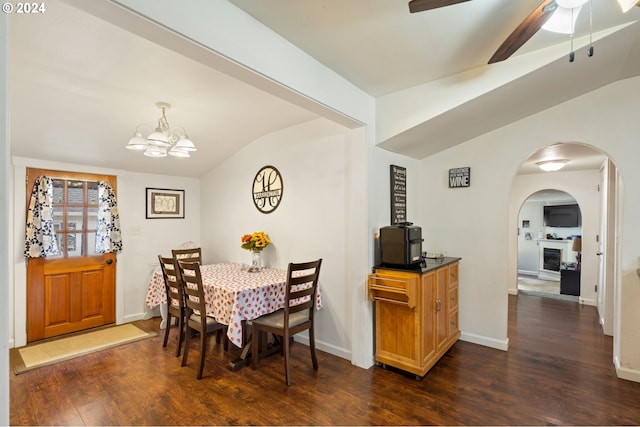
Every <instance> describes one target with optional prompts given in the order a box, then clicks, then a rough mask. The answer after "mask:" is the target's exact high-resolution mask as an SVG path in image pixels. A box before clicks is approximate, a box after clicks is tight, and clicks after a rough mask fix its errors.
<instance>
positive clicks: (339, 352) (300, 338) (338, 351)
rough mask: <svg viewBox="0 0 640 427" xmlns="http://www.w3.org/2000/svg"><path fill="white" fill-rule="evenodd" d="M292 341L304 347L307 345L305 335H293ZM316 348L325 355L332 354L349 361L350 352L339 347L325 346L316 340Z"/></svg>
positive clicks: (307, 341)
mask: <svg viewBox="0 0 640 427" xmlns="http://www.w3.org/2000/svg"><path fill="white" fill-rule="evenodd" d="M293 339H294V341H296V342H299V343H301V344H304V345H309V337H308V336H306V335H295V336H294V337H293ZM316 348H317V349H318V350H322V351H324V352H326V353H329V354H333V355H334V356H338V357H340V358H342V359H347V360H351V352H350V351H348V350H346V349H344V348H340V347H336V346H334V345H331V344H327V343H326V342H324V341H318V340H316Z"/></svg>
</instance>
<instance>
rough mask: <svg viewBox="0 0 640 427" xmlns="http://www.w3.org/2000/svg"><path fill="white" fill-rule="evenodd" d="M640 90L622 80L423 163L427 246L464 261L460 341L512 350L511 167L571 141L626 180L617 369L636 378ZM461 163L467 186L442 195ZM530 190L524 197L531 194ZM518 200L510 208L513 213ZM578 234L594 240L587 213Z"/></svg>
mask: <svg viewBox="0 0 640 427" xmlns="http://www.w3.org/2000/svg"><path fill="white" fill-rule="evenodd" d="M638 93H640V78H633V79H627V80H623V81H619V82H617V83H614V84H611V85H609V86H606V87H604V88H601V89H599V90H596V91H594V92H591V93H589V94H586V95H584V96H581V97H579V98H576V99H574V100H572V101H569V102H566V103H564V104H561V105H558V106H556V107H554V108H551V109H549V110H546V111H543V112H541V113H538V114H536V115H533V116H531V117H528V118H526V119H523V120H520V121H518V122H515V123H512V124H511V125H509V126H505V127H503V128H501V129H498V130H496V131H493V132H490V133H487V134H485V135H482V136H480V137H478V138H475V139H473V140H470V141H467V142H466V143H464V144H461V145H459V146H457V147H454V148H452V149H449V150H447V151H445V152H441V153H438V154H436V155H434V156H431V157H429V158H426V159H424V160H423V161H422V164H421V168H422V169H421V181H422V183H423V185H422V187H421V193H422V209H421V215H422V220H421V222H422V224H423V232H424V234H425V239H426V240H427V242H431V243H433V244H435V245H438V246H440V247H442V249H443V250H446V251H447V252H448V253H449V254H450V255H455V256H461V257H462V262H461V264H460V327H461V329H462V331H463V335H462V338H463V339H466V340H469V341H473V342H479V343H483V344H487V345H492V344H494V346H495V347H498V348H500V347H501V346H505V347H506V345H507V344H508V339H507V291H508V288H509V285H510V284H511V283H513V282H514V281H515V275H516V266H517V260H516V252H517V250H516V246H515V245H516V233H517V226H516V220H517V212H518V210H517V209H515V208H513V203H514V202H513V201H512V194H522V192H521V191H520V190H514V191H512V187H513V188H514V189H515V188H517V187H518V186H519V185H520V184H519V183H518V182H517V181H518V180H519V179H520V178H516V172H517V169H518V167H519V165H520V164H521V163H522V162H523V161H524V160H525V159H527V158H528V157H529V155H530V154H531V153H533V152H535V151H536V150H537V149H539V148H541V147H543V146H546V145H549V144H551V143H554V142H558V141H577V142H580V143H585V144H589V145H592V146H593V147H595V148H598V149H600V150H601V151H603V152H604V153H606V154H607V155H608V156H609V157H610V158H611V159H612V160H613V162H614V163H616V165H617V166H618V168H619V171H620V173H621V176H622V179H623V181H624V183H625V191H622V196H621V199H620V200H621V204H620V206H619V208H620V211H619V214H620V227H619V242H618V243H619V247H620V251H619V257H618V262H619V279H620V283H619V284H618V286H617V292H616V301H617V306H616V307H615V311H616V320H615V324H616V332H615V335H614V363H615V365H616V367H617V370H618V375H619V376H621V377H623V378H628V379H634V380H636V381H640V328H637V327H635V326H634V325H638V324H640V310H638V306H640V278H639V277H638V275H637V274H636V269H637V268H638V267H639V263H640V261H639V260H640V257H639V254H640V236H639V233H640V192H638V191H635V190H634V187H633V185H634V184H635V183H637V182H640V168H638V167H637V159H638V158H640V144H639V143H638V135H640V121H638V120H637V117H635V116H636V112H637V110H638V106H639V100H638V97H637V94H638ZM460 166H470V167H471V174H472V180H471V187H470V188H458V189H449V188H447V182H446V177H447V171H448V169H449V168H452V167H460ZM550 177H551V176H550ZM589 179H590V178H589ZM427 183H428V184H427ZM553 188H557V186H556V185H554V186H553ZM532 192H533V191H529V190H527V191H526V193H527V196H528V195H529V194H531V193H532ZM594 193H595V192H594ZM572 194H573V195H574V196H576V199H577V200H578V201H579V203H580V205H581V206H583V205H585V209H584V210H583V213H584V212H585V211H589V208H587V207H586V206H587V205H588V204H590V203H591V202H590V201H589V200H588V196H586V195H585V196H583V197H578V195H577V194H575V193H572ZM523 197H525V196H523ZM594 198H595V196H594ZM523 200H524V199H522V200H521V201H519V202H516V204H517V206H518V209H519V207H520V204H521V203H522V201H523ZM587 221H590V222H589V223H587ZM425 226H426V227H425ZM425 228H426V229H425ZM583 229H584V234H585V235H586V234H589V235H591V236H593V231H591V230H597V223H596V222H592V221H591V220H589V219H585V218H584V215H583ZM431 243H429V244H431ZM583 244H584V245H585V248H584V249H583V257H584V258H583V259H584V262H585V263H588V264H589V265H590V264H593V265H595V260H594V261H593V262H592V261H590V260H589V259H588V257H589V256H593V255H590V254H589V252H592V253H595V251H594V250H593V249H594V248H593V247H591V246H590V245H592V241H591V239H590V238H589V239H586V242H585V241H583ZM585 258H586V259H585ZM583 290H585V289H584V287H583ZM586 298H590V297H586ZM622 325H625V327H622Z"/></svg>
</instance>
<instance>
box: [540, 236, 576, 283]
mask: <svg viewBox="0 0 640 427" xmlns="http://www.w3.org/2000/svg"><path fill="white" fill-rule="evenodd" d="M572 244H573V241H572V240H566V239H564V240H552V239H540V240H539V241H538V247H539V252H538V253H539V259H540V261H539V264H538V265H539V267H538V279H542V280H557V281H559V280H560V270H561V268H560V266H561V265H562V263H563V262H573V261H574V259H575V258H574V257H575V256H574V255H573V254H574V252H572V251H571V248H572Z"/></svg>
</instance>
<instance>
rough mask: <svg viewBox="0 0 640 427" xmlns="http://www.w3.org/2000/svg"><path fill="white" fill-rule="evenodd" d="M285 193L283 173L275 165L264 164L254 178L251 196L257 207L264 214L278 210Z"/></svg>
mask: <svg viewBox="0 0 640 427" xmlns="http://www.w3.org/2000/svg"><path fill="white" fill-rule="evenodd" d="M283 193H284V183H283V182H282V175H280V171H279V170H278V169H276V167H275V166H271V165H268V166H264V167H263V168H261V169H260V170H259V171H258V173H257V174H256V176H255V178H253V183H252V184H251V198H252V199H253V204H254V205H255V207H256V209H258V210H259V211H260V212H262V213H263V214H269V213H271V212H273V211H275V210H276V208H277V207H278V206H279V205H280V201H281V200H282V195H283Z"/></svg>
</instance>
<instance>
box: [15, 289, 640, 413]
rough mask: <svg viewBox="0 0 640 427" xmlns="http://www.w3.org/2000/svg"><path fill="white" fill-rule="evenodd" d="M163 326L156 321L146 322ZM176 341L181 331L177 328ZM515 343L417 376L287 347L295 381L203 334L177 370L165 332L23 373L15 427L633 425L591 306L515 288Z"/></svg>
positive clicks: (639, 399)
mask: <svg viewBox="0 0 640 427" xmlns="http://www.w3.org/2000/svg"><path fill="white" fill-rule="evenodd" d="M147 324H148V325H149V326H152V327H156V328H157V327H158V325H159V319H152V320H149V321H147ZM172 337H174V338H175V334H172ZM509 338H510V349H509V351H508V352H503V351H499V350H494V349H490V348H486V347H483V346H479V345H474V344H470V343H466V342H462V341H459V342H458V343H456V344H455V345H454V347H453V348H452V349H451V350H450V351H449V352H448V353H447V354H446V355H445V356H444V357H443V358H442V359H441V360H440V362H438V363H437V364H436V365H435V366H434V368H433V369H432V370H431V371H430V372H429V373H427V375H426V376H425V377H424V379H423V380H422V381H417V380H415V379H414V377H413V376H412V375H405V374H403V373H401V372H398V371H394V370H384V369H381V368H379V367H372V368H370V369H368V370H364V369H360V368H357V367H354V366H352V365H351V363H350V362H349V361H347V360H344V359H340V358H338V357H335V356H332V355H329V354H326V353H323V352H319V355H318V361H319V364H320V369H319V370H318V371H317V372H314V371H313V369H312V366H311V359H310V356H309V350H308V347H306V346H304V345H302V344H294V345H293V346H292V383H293V384H292V386H291V387H287V386H286V385H285V382H284V372H283V361H282V357H281V356H280V355H278V354H276V355H274V356H272V357H270V358H268V359H266V360H263V361H261V364H260V368H259V369H258V370H257V371H253V370H252V369H251V368H244V369H242V370H240V371H237V372H231V371H230V370H229V369H228V368H227V366H228V362H229V361H230V360H231V359H232V358H234V357H235V356H236V355H237V353H236V352H229V353H226V354H225V353H224V352H223V351H222V346H221V345H216V344H215V340H210V342H211V344H210V345H211V350H210V352H208V354H207V363H206V365H205V372H204V378H203V379H202V380H200V381H197V380H196V378H195V376H196V365H197V363H196V361H197V356H198V342H197V340H193V341H192V346H193V347H194V349H193V351H192V352H191V354H190V363H189V365H188V366H186V367H184V368H181V367H180V359H178V358H176V357H175V356H174V355H173V354H174V350H175V340H174V341H172V342H170V346H169V347H168V348H166V349H163V348H162V336H161V335H159V336H158V337H155V338H151V339H146V340H143V341H139V342H135V343H132V344H127V345H124V346H120V347H116V348H112V349H109V350H106V351H103V352H100V353H95V354H91V355H88V356H84V357H80V358H77V359H74V360H70V361H66V362H62V363H59V364H56V365H53V366H49V367H44V368H40V369H36V370H33V371H30V372H27V373H24V374H21V375H18V376H16V375H13V374H11V386H10V406H11V419H10V420H11V424H12V425H429V424H431V425H442V424H445V425H633V424H636V425H637V424H639V423H640V384H638V383H635V382H630V381H625V380H620V379H617V378H616V376H615V370H614V367H613V363H612V339H611V338H610V337H605V336H603V335H602V332H601V329H600V326H599V325H598V319H597V315H596V311H595V309H594V308H593V307H587V306H580V305H578V304H577V303H575V302H569V301H560V300H553V299H548V298H541V297H536V296H524V295H521V296H519V297H515V296H509Z"/></svg>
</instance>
